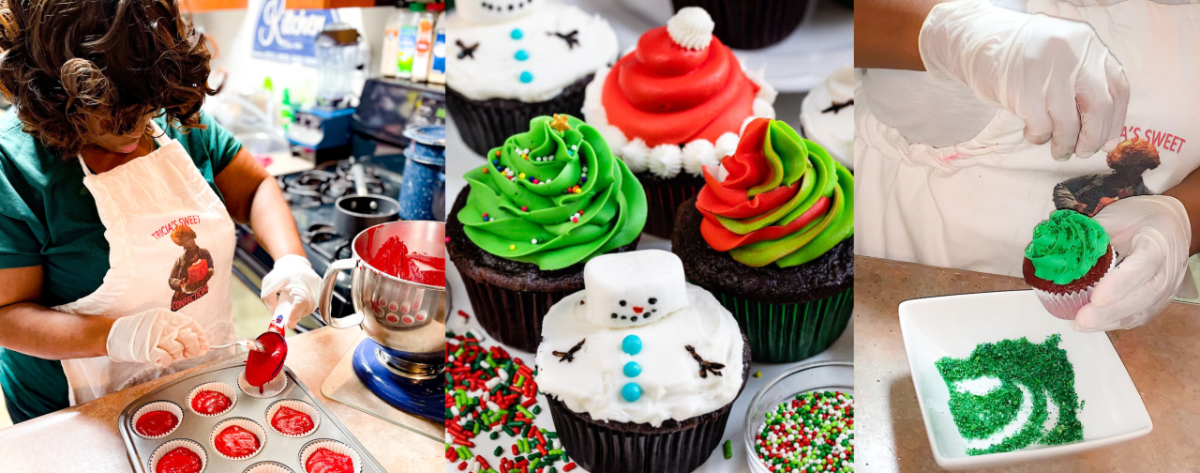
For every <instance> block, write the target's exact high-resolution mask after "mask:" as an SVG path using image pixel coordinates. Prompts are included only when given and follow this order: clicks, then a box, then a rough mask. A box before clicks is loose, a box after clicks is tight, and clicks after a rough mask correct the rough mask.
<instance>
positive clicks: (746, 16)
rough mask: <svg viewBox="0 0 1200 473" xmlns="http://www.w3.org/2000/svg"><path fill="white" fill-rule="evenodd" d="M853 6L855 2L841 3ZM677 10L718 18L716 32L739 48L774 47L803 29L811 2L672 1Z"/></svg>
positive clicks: (746, 0)
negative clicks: (700, 11) (705, 12)
mask: <svg viewBox="0 0 1200 473" xmlns="http://www.w3.org/2000/svg"><path fill="white" fill-rule="evenodd" d="M839 1H841V2H846V3H850V4H851V5H853V0H839ZM671 3H672V4H674V6H675V10H676V11H679V10H682V9H684V8H687V7H700V8H703V9H705V10H708V11H709V12H710V13H712V14H713V16H714V17H715V18H716V19H717V26H716V33H717V36H719V37H721V39H722V40H724V41H725V44H728V45H729V47H731V48H735V49H762V48H765V47H767V46H771V45H773V44H776V43H778V42H780V41H783V39H784V38H787V37H788V35H790V34H792V32H793V31H796V28H798V27H800V23H801V22H803V21H804V17H805V16H806V15H807V14H808V10H809V0H671Z"/></svg>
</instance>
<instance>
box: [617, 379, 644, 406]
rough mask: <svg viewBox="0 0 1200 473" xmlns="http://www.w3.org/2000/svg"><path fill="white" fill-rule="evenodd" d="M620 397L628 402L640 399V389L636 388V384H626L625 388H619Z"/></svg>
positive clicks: (639, 387)
mask: <svg viewBox="0 0 1200 473" xmlns="http://www.w3.org/2000/svg"><path fill="white" fill-rule="evenodd" d="M621 397H623V398H625V400H626V401H628V402H633V401H636V400H638V398H639V397H642V387H641V386H638V385H637V383H629V384H626V385H625V387H623V388H621Z"/></svg>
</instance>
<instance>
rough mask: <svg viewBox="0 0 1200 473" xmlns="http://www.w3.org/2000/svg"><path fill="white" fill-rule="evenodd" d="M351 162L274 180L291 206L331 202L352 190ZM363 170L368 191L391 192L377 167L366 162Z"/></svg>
mask: <svg viewBox="0 0 1200 473" xmlns="http://www.w3.org/2000/svg"><path fill="white" fill-rule="evenodd" d="M350 166H351V164H350V161H339V162H337V163H336V164H334V165H332V166H329V167H326V168H321V169H312V170H308V171H304V172H301V173H299V174H293V175H288V176H280V177H278V178H276V182H277V183H278V184H279V188H280V189H283V195H284V198H286V199H287V201H288V203H289V204H291V205H292V206H293V207H299V208H312V207H317V206H320V205H323V204H332V203H334V202H335V201H337V199H338V198H340V197H342V196H346V195H352V194H353V193H354V176H353V175H351V174H350ZM364 171H365V172H364V174H365V177H366V187H367V193H370V194H383V195H390V194H391V192H389V190H390V189H389V187H390V186H389V185H388V183H387V182H385V181H384V180H383V178H381V177H380V172H379V170H378V169H375V168H372V167H370V166H368V167H366V168H364Z"/></svg>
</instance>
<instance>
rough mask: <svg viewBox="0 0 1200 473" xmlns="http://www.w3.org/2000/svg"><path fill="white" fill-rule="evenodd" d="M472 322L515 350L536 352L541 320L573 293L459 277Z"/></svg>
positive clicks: (539, 341) (539, 342) (540, 334)
mask: <svg viewBox="0 0 1200 473" xmlns="http://www.w3.org/2000/svg"><path fill="white" fill-rule="evenodd" d="M463 287H464V288H466V290H467V298H469V299H471V308H472V309H473V310H474V312H475V319H476V320H478V321H479V325H481V326H483V330H484V331H486V332H487V333H488V335H491V336H492V338H495V339H496V340H498V341H500V342H501V343H503V344H505V345H508V346H510V347H513V348H516V349H518V350H522V351H526V352H529V353H537V347H538V345H539V344H541V342H542V319H544V318H545V317H546V313H547V312H549V311H550V306H553V305H554V304H555V303H557V302H558V301H560V300H562V299H563V298H564V297H567V296H569V295H571V294H573V293H575V292H577V291H556V292H529V291H516V290H512V289H507V288H504V287H500V286H497V285H494V284H489V283H487V282H485V281H475V280H473V279H471V278H468V277H464V278H463Z"/></svg>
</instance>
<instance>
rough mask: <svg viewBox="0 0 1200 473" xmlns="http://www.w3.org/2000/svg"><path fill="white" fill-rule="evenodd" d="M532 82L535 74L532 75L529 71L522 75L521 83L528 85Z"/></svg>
mask: <svg viewBox="0 0 1200 473" xmlns="http://www.w3.org/2000/svg"><path fill="white" fill-rule="evenodd" d="M530 82H533V74H531V73H530V72H529V71H525V72H522V73H521V83H522V84H528V83H530Z"/></svg>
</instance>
